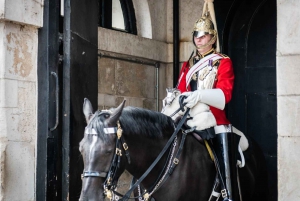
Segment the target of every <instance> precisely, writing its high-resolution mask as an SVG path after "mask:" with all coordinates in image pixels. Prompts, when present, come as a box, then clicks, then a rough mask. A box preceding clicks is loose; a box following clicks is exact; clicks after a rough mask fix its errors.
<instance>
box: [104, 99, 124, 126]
mask: <svg viewBox="0 0 300 201" xmlns="http://www.w3.org/2000/svg"><path fill="white" fill-rule="evenodd" d="M125 102H126V100H123V102H122V103H121V104H120V105H119V106H118V107H117V108H116V109H115V110H114V111H113V113H112V114H111V115H110V117H109V119H108V120H107V125H109V126H114V125H116V124H117V121H118V120H119V117H120V116H121V114H122V111H123V108H124V105H125Z"/></svg>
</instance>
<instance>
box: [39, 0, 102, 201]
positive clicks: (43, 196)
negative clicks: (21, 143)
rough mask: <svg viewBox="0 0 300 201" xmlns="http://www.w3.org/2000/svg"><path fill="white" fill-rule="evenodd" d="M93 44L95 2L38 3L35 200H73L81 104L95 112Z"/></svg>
mask: <svg viewBox="0 0 300 201" xmlns="http://www.w3.org/2000/svg"><path fill="white" fill-rule="evenodd" d="M63 4H64V5H63ZM62 5H63V6H62ZM61 8H64V9H61ZM97 41H98V1H97V0H86V1H80V0H75V1H74V0H73V1H71V0H64V1H60V0H53V1H52V0H45V1H44V26H43V28H41V29H40V30H39V54H38V55H39V56H38V121H39V123H38V142H37V170H36V172H37V176H36V200H51V201H52V200H78V198H79V195H80V190H81V178H80V175H81V171H82V170H83V163H82V159H81V156H80V152H79V149H78V147H79V142H80V140H81V139H82V138H83V131H84V125H85V119H84V116H83V114H82V104H83V99H84V98H85V97H87V98H89V99H90V101H91V102H92V104H93V106H94V108H97V94H98V66H97V49H98V43H97Z"/></svg>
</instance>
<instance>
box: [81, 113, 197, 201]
mask: <svg viewBox="0 0 300 201" xmlns="http://www.w3.org/2000/svg"><path fill="white" fill-rule="evenodd" d="M180 109H181V108H180ZM188 113H189V108H188V109H187V110H186V112H185V114H184V115H183V117H182V119H181V120H180V122H179V123H178V125H177V127H176V128H175V131H174V133H173V134H172V136H171V137H170V138H169V140H168V142H167V144H166V145H165V147H164V148H163V150H162V151H161V152H160V154H159V155H158V156H157V158H156V159H155V161H154V162H153V163H152V164H151V166H150V167H149V168H148V169H147V171H146V172H145V173H144V174H143V175H142V176H141V177H140V178H139V180H138V181H137V182H136V183H135V184H134V185H133V186H132V187H131V188H130V189H129V190H128V191H127V193H126V194H125V195H124V196H123V195H122V198H121V199H119V200H121V201H126V200H128V199H129V197H130V194H131V193H132V192H133V190H134V189H135V188H137V187H139V184H140V183H141V182H142V181H143V179H144V178H145V177H146V176H147V175H148V174H149V172H150V171H151V170H152V169H153V167H154V166H155V165H156V164H157V162H158V161H159V160H160V159H161V157H162V156H163V155H164V153H165V152H166V151H167V149H168V148H169V147H170V145H171V144H173V149H170V151H171V152H172V153H171V155H172V156H171V158H170V160H171V159H173V160H172V161H170V162H169V164H168V167H167V171H166V172H165V174H164V175H163V176H162V178H161V179H160V180H159V181H158V183H157V184H156V185H155V187H154V188H153V190H152V191H151V192H150V193H148V192H145V193H144V195H142V197H144V199H145V200H148V199H149V197H150V196H151V195H152V194H153V193H154V192H155V191H157V190H158V188H159V187H160V186H161V185H162V183H164V182H165V181H166V180H167V178H168V177H169V176H170V175H171V174H172V172H173V171H174V169H175V167H176V166H177V165H178V163H179V160H178V159H179V156H180V154H181V150H182V148H183V144H184V141H185V136H186V134H188V133H190V132H192V131H193V130H190V131H188V132H183V133H184V135H183V138H182V140H181V143H180V146H179V149H178V150H177V153H176V154H175V157H174V158H173V154H174V150H175V146H176V141H177V133H178V132H179V130H181V127H182V125H183V123H184V122H185V120H186V118H187V116H188ZM92 118H94V117H92ZM193 129H194V128H193ZM103 131H104V133H105V134H117V138H116V152H115V155H114V156H113V159H112V163H111V166H110V168H109V171H108V172H98V171H84V172H83V174H82V178H85V177H100V178H106V179H105V181H104V184H103V188H104V195H106V197H107V198H109V199H110V200H112V198H113V196H114V194H115V193H117V192H115V191H114V189H116V187H117V186H116V184H117V180H116V179H115V177H116V172H117V170H118V167H120V161H121V156H122V150H121V148H122V147H121V146H123V149H124V150H125V153H126V157H127V160H128V163H129V164H130V156H129V152H128V145H127V144H126V142H125V140H124V137H123V135H122V132H123V130H122V128H121V125H120V122H119V121H118V122H117V127H108V128H104V129H103ZM85 134H89V135H98V133H97V132H96V130H94V129H93V128H88V127H87V128H86V129H85ZM140 197H141V196H140V195H139V196H138V198H140ZM136 198H137V197H136Z"/></svg>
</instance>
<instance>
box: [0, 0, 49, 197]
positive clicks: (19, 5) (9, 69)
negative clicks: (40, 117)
mask: <svg viewBox="0 0 300 201" xmlns="http://www.w3.org/2000/svg"><path fill="white" fill-rule="evenodd" d="M42 17H43V0H13V1H11V0H2V1H1V2H0V185H1V187H0V200H1V201H2V200H34V199H35V169H36V168H35V161H36V160H35V158H36V157H35V150H36V149H35V147H36V143H37V142H36V135H37V128H36V127H37V119H36V116H37V115H36V112H37V91H36V89H37V47H38V28H39V27H41V26H42Z"/></svg>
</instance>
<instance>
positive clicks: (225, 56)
mask: <svg viewBox="0 0 300 201" xmlns="http://www.w3.org/2000/svg"><path fill="white" fill-rule="evenodd" d="M218 55H220V56H221V57H223V58H224V59H229V56H227V55H226V54H222V53H218Z"/></svg>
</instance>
